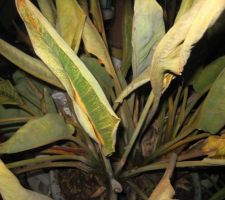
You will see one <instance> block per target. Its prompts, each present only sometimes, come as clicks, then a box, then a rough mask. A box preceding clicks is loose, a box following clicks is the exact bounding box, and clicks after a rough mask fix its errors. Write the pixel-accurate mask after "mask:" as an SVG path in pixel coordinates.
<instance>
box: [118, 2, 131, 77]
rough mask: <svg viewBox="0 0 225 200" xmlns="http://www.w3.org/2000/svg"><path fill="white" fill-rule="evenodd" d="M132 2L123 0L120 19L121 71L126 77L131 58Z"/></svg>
mask: <svg viewBox="0 0 225 200" xmlns="http://www.w3.org/2000/svg"><path fill="white" fill-rule="evenodd" d="M133 14H134V11H133V4H132V1H130V0H125V3H124V13H123V21H122V36H123V58H122V65H121V71H122V73H123V75H124V77H126V74H127V72H128V70H129V68H130V66H131V60H132V43H131V40H132V20H133Z"/></svg>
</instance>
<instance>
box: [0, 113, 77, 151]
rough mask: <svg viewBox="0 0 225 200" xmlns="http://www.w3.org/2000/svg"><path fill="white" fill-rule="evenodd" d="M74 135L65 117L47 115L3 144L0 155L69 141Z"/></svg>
mask: <svg viewBox="0 0 225 200" xmlns="http://www.w3.org/2000/svg"><path fill="white" fill-rule="evenodd" d="M73 133H74V128H73V126H71V125H69V124H66V123H65V122H64V119H63V117H61V116H60V115H58V114H47V115H45V116H44V117H40V118H37V119H32V120H30V121H28V122H27V123H26V124H25V125H24V126H22V127H21V128H20V129H19V130H18V131H17V132H16V133H14V135H13V136H11V137H10V138H9V139H8V140H7V141H6V142H4V143H1V144H0V153H1V154H3V153H17V152H21V151H25V150H29V149H33V148H37V147H40V146H43V145H47V144H50V143H53V142H56V141H59V140H63V139H68V138H69V137H70V136H72V134H73Z"/></svg>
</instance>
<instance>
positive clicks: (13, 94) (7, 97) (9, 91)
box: [0, 80, 23, 105]
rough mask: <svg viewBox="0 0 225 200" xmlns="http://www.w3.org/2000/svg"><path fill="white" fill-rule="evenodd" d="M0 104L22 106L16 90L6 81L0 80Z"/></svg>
mask: <svg viewBox="0 0 225 200" xmlns="http://www.w3.org/2000/svg"><path fill="white" fill-rule="evenodd" d="M0 104H13V105H21V104H23V101H22V99H21V98H20V96H19V94H18V93H17V91H16V89H15V88H14V87H13V85H12V84H11V83H10V81H8V80H0Z"/></svg>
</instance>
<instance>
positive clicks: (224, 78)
mask: <svg viewBox="0 0 225 200" xmlns="http://www.w3.org/2000/svg"><path fill="white" fill-rule="evenodd" d="M224 86H225V69H224V70H223V71H222V72H221V73H220V75H219V76H218V77H217V79H216V81H215V82H214V83H213V85H212V88H211V89H210V91H209V93H208V95H207V96H206V99H205V100H204V103H203V105H202V108H201V111H200V113H199V116H198V119H197V120H198V122H197V128H198V129H200V130H204V131H207V132H210V133H213V134H215V133H217V132H218V131H220V130H221V129H222V128H223V127H224V125H225V87H224Z"/></svg>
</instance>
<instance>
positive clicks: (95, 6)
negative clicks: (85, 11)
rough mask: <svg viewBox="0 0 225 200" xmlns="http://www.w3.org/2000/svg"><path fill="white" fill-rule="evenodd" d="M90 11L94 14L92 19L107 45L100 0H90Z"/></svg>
mask: <svg viewBox="0 0 225 200" xmlns="http://www.w3.org/2000/svg"><path fill="white" fill-rule="evenodd" d="M90 13H91V14H92V20H93V22H94V25H95V26H96V28H97V30H98V31H99V33H100V34H101V36H102V38H103V40H104V42H105V45H106V46H107V40H106V35H105V28H104V23H103V22H104V21H103V18H102V12H101V6H100V3H99V0H92V1H90Z"/></svg>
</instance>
